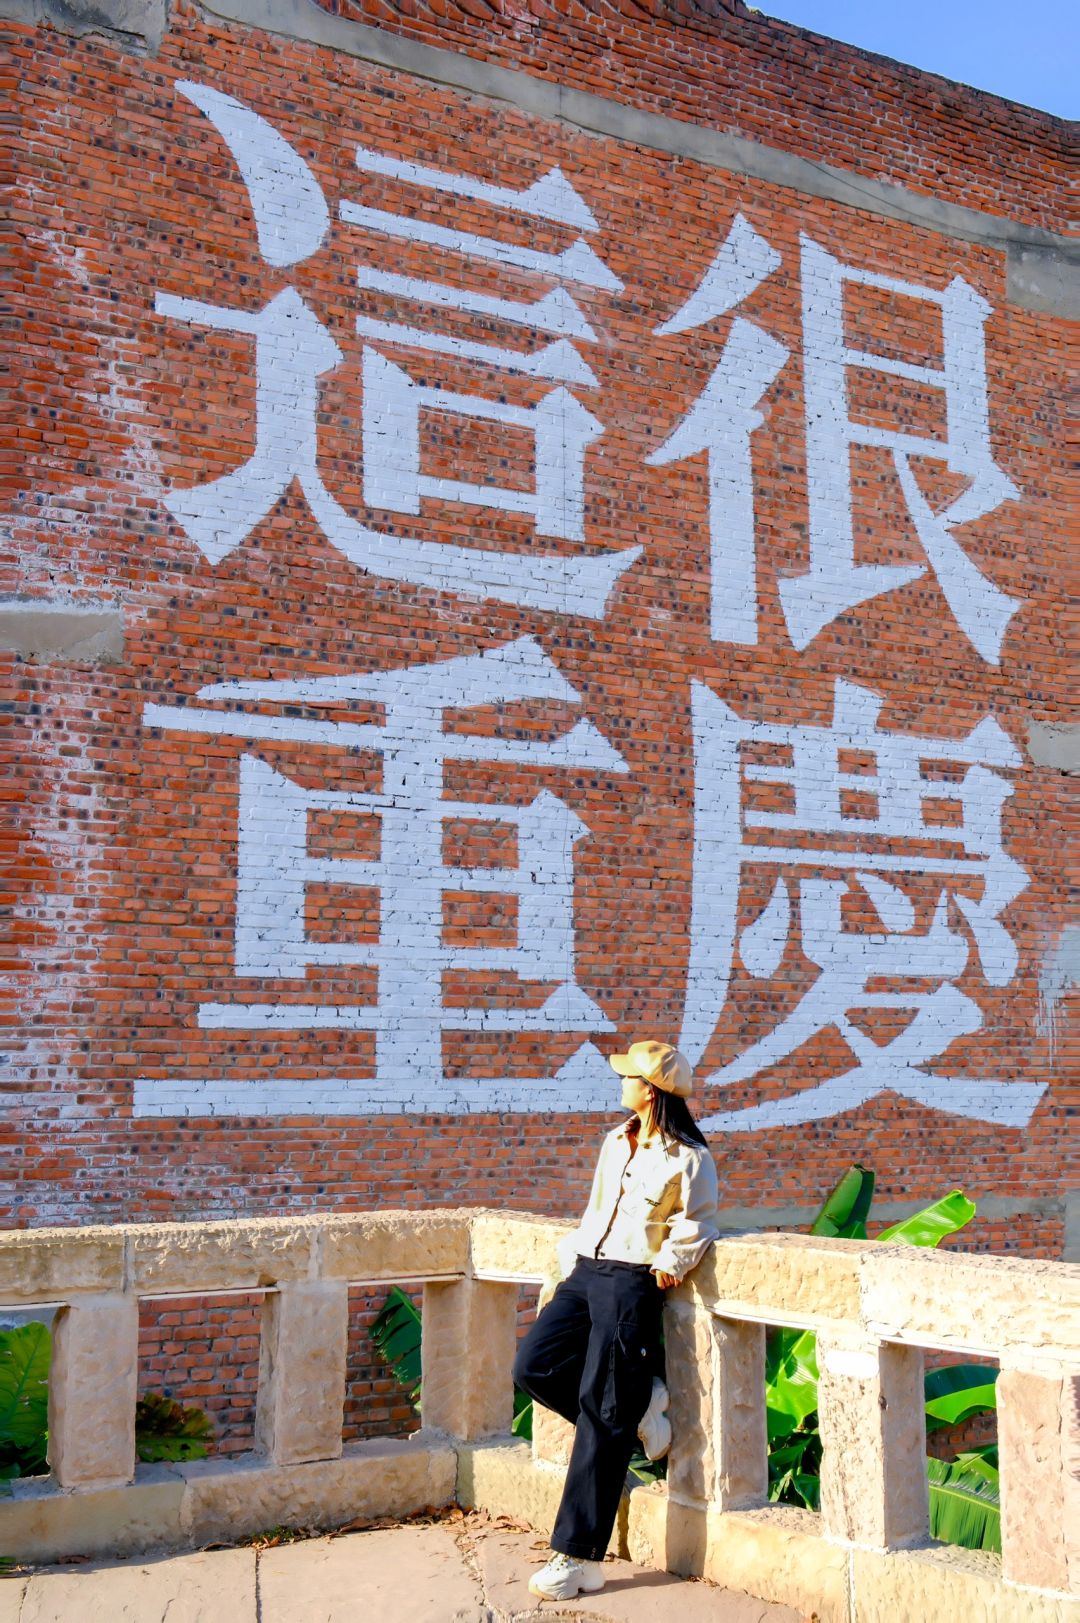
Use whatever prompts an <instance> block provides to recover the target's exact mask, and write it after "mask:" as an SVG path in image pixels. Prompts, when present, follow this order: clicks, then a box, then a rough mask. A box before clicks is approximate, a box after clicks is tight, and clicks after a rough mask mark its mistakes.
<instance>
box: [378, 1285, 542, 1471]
mask: <svg viewBox="0 0 1080 1623" xmlns="http://www.w3.org/2000/svg"><path fill="white" fill-rule="evenodd" d="M421 1333H422V1332H421V1319H420V1309H419V1308H418V1307H417V1305H416V1303H415V1302H414V1301H413V1299H412V1297H411V1296H406V1294H405V1292H404V1291H403V1290H401V1289H400V1288H399V1287H398V1286H397V1285H393V1286H391V1288H390V1291H389V1292H388V1294H387V1297H386V1301H385V1302H384V1303H383V1305H382V1307H381V1308H380V1310H379V1312H378V1314H377V1315H376V1317H375V1318H374V1320H373V1321H372V1325H371V1339H372V1341H373V1342H374V1343H375V1351H376V1352H377V1353H378V1355H379V1357H380V1358H381V1359H382V1361H383V1363H384V1364H386V1365H387V1366H388V1367H389V1369H390V1373H391V1374H392V1375H393V1377H394V1379H395V1381H397V1383H398V1385H399V1386H400V1387H402V1388H403V1389H404V1390H405V1392H406V1393H407V1394H408V1398H409V1402H410V1403H411V1404H412V1406H413V1408H414V1409H415V1410H416V1412H417V1414H420V1413H421V1396H420V1338H421ZM511 1430H512V1431H513V1434H514V1436H515V1437H524V1438H525V1439H526V1440H529V1439H531V1438H532V1399H531V1398H530V1397H529V1396H528V1395H527V1394H526V1393H524V1392H523V1391H522V1390H521V1388H520V1387H519V1386H515V1388H514V1423H513V1426H512V1427H511Z"/></svg>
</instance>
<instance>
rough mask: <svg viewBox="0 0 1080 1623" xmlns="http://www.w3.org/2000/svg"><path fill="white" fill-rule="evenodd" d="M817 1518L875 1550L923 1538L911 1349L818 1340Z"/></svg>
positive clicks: (917, 1398) (921, 1456) (922, 1478)
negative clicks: (820, 1442) (819, 1445)
mask: <svg viewBox="0 0 1080 1623" xmlns="http://www.w3.org/2000/svg"><path fill="white" fill-rule="evenodd" d="M818 1367H819V1369H820V1372H821V1379H820V1381H819V1383H818V1417H819V1421H820V1426H821V1441H822V1457H821V1519H822V1526H823V1529H824V1531H825V1533H826V1534H828V1535H830V1536H832V1537H833V1538H840V1539H849V1540H851V1542H853V1543H855V1544H867V1545H871V1546H876V1547H879V1548H881V1549H894V1548H896V1547H898V1546H900V1545H906V1544H913V1543H921V1542H923V1541H925V1539H926V1537H927V1516H928V1489H927V1481H926V1464H925V1460H926V1414H925V1408H924V1398H923V1357H922V1352H921V1350H920V1349H919V1348H918V1347H898V1346H895V1345H890V1344H888V1343H877V1342H867V1341H860V1340H858V1339H857V1337H856V1336H854V1335H852V1334H848V1335H838V1334H837V1333H835V1332H832V1331H830V1332H828V1333H826V1334H822V1335H820V1336H819V1337H818Z"/></svg>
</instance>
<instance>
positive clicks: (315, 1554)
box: [169, 1527, 488, 1623]
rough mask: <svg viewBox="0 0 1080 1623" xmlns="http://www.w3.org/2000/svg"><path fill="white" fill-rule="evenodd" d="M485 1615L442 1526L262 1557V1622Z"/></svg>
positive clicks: (397, 1622) (322, 1542) (423, 1622)
mask: <svg viewBox="0 0 1080 1623" xmlns="http://www.w3.org/2000/svg"><path fill="white" fill-rule="evenodd" d="M487 1617H488V1612H487V1609H486V1607H485V1605H484V1597H483V1595H482V1593H481V1590H480V1586H479V1584H478V1583H477V1582H476V1580H475V1579H474V1578H473V1577H472V1575H471V1573H470V1572H469V1569H468V1567H467V1566H466V1563H465V1559H464V1557H463V1556H462V1554H461V1551H460V1550H459V1549H458V1546H457V1544H456V1543H455V1541H454V1537H453V1535H452V1534H451V1533H450V1532H449V1531H448V1530H447V1529H446V1528H445V1527H393V1528H385V1529H376V1530H373V1531H371V1532H369V1533H346V1534H343V1535H342V1536H341V1537H340V1538H320V1539H308V1540H305V1541H304V1542H303V1543H297V1544H282V1545H278V1546H277V1547H276V1548H275V1549H272V1550H264V1551H263V1552H262V1554H261V1555H260V1557H259V1618H260V1623H356V1620H357V1619H358V1618H374V1619H379V1620H380V1623H486V1619H487ZM169 1623H173V1620H172V1618H171V1617H170V1618H169ZM229 1623H232V1620H231V1619H230V1620H229Z"/></svg>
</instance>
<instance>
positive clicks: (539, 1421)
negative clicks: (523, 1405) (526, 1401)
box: [532, 1403, 574, 1470]
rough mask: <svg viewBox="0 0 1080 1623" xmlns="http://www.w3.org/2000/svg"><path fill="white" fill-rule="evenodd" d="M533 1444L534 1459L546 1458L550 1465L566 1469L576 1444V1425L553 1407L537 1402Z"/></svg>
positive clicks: (533, 1426) (534, 1416)
mask: <svg viewBox="0 0 1080 1623" xmlns="http://www.w3.org/2000/svg"><path fill="white" fill-rule="evenodd" d="M532 1445H533V1458H534V1459H537V1460H545V1461H546V1462H547V1463H548V1464H549V1465H561V1466H562V1468H563V1470H565V1469H566V1467H567V1466H568V1465H569V1463H570V1450H571V1449H572V1448H573V1446H574V1427H573V1426H572V1425H571V1424H570V1422H569V1420H564V1419H563V1417H562V1415H561V1414H556V1413H555V1411H554V1410H553V1409H545V1408H544V1406H543V1404H542V1403H535V1404H534V1405H533V1424H532Z"/></svg>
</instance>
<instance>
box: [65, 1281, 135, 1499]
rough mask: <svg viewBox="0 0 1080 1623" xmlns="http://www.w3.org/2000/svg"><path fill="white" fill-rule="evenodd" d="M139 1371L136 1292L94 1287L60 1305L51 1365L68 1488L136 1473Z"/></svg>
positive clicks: (110, 1482)
mask: <svg viewBox="0 0 1080 1623" xmlns="http://www.w3.org/2000/svg"><path fill="white" fill-rule="evenodd" d="M138 1376H139V1304H138V1301H137V1299H136V1298H135V1297H134V1296H128V1295H125V1294H123V1293H122V1292H120V1291H110V1292H108V1293H103V1294H101V1295H93V1296H90V1295H87V1296H83V1297H76V1298H75V1299H74V1300H73V1301H71V1302H70V1303H69V1304H68V1305H67V1307H64V1308H61V1309H60V1311H59V1313H58V1314H57V1315H56V1319H55V1321H54V1323H53V1330H52V1363H51V1365H50V1369H49V1464H50V1466H51V1467H52V1472H53V1475H54V1477H55V1478H56V1480H57V1482H58V1483H59V1484H60V1486H61V1487H62V1488H105V1487H119V1486H121V1485H122V1484H123V1483H125V1482H130V1481H131V1480H132V1478H133V1477H134V1475H135V1402H136V1399H137V1396H138Z"/></svg>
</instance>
